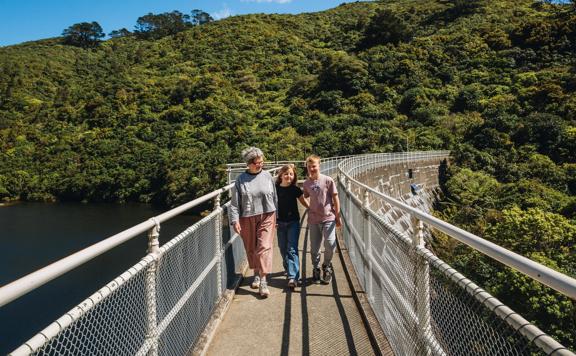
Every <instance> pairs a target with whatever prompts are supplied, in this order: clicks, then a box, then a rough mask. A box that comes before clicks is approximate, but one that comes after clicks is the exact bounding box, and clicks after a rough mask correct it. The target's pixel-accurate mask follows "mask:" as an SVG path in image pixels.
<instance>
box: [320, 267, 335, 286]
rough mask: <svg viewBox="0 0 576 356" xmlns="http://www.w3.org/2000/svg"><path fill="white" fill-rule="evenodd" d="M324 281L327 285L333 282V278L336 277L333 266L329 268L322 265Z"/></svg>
mask: <svg viewBox="0 0 576 356" xmlns="http://www.w3.org/2000/svg"><path fill="white" fill-rule="evenodd" d="M322 274H323V276H322V281H323V282H324V283H326V284H329V283H330V282H332V276H333V275H334V270H333V269H332V264H329V265H328V266H326V265H322Z"/></svg>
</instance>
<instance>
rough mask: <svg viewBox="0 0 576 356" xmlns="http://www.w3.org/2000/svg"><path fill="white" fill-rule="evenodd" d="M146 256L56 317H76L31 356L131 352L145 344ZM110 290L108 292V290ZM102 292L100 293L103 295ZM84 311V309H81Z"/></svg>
mask: <svg viewBox="0 0 576 356" xmlns="http://www.w3.org/2000/svg"><path fill="white" fill-rule="evenodd" d="M151 263H152V259H150V258H147V259H145V260H143V261H142V262H140V263H138V264H137V265H136V266H134V267H133V268H131V269H130V270H129V271H128V272H126V273H124V274H123V275H122V276H121V277H120V278H117V279H116V280H115V281H113V282H111V283H110V284H109V285H108V287H106V288H107V289H105V291H106V292H109V293H108V294H107V295H104V294H103V292H102V291H101V292H98V293H96V294H94V295H93V296H91V297H90V298H88V299H87V300H86V301H84V302H83V303H82V304H80V305H79V306H77V307H76V308H74V309H73V310H71V311H70V312H69V313H68V314H66V315H65V316H64V317H62V318H60V319H59V320H66V319H67V318H69V320H70V319H73V318H74V317H75V316H76V315H81V316H80V317H79V318H78V319H77V320H75V321H73V322H72V323H71V324H70V325H68V326H67V327H65V328H64V329H63V330H62V331H61V332H60V333H59V334H58V336H57V337H54V338H52V339H50V340H49V341H48V342H47V343H46V344H45V345H44V346H43V347H42V348H40V349H38V350H37V351H36V352H35V353H34V354H35V355H133V354H136V353H137V352H138V350H140V349H141V348H142V347H143V346H145V345H144V343H145V339H146V338H145V336H146V293H145V289H146V287H145V285H146V283H145V282H146V271H147V269H148V268H149V267H150V265H151ZM110 291H111V292H110ZM103 295H104V296H103ZM83 310H87V312H83Z"/></svg>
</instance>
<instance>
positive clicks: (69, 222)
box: [0, 203, 198, 355]
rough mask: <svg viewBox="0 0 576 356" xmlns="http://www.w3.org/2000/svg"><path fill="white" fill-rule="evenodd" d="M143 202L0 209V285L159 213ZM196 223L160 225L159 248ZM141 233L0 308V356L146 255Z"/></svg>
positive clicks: (186, 218) (187, 219) (183, 220)
mask: <svg viewBox="0 0 576 356" xmlns="http://www.w3.org/2000/svg"><path fill="white" fill-rule="evenodd" d="M162 212H164V211H161V210H157V209H154V208H152V207H151V206H148V205H143V204H126V205H112V204H80V203H59V204H41V203H20V204H15V205H11V206H0V254H1V255H0V285H5V284H7V283H9V282H12V281H14V280H16V279H18V278H21V277H23V276H25V275H27V274H29V273H31V272H34V271H35V270H37V269H39V268H42V267H44V266H46V265H48V264H50V263H53V262H55V261H58V260H59V259H61V258H64V257H66V256H68V255H70V254H72V253H74V252H77V251H79V250H81V249H83V248H86V247H88V246H90V245H92V244H94V243H96V242H99V241H101V240H103V239H105V238H107V237H109V236H111V235H114V234H116V233H118V232H121V231H122V230H125V229H127V228H129V227H131V226H134V225H136V224H138V223H141V222H143V221H145V220H147V219H148V218H150V217H153V216H156V215H159V214H161V213H162ZM197 220H198V217H197V216H194V215H191V214H190V215H183V216H179V217H177V218H174V219H172V220H171V221H169V222H165V223H163V224H162V227H161V231H160V243H161V244H163V243H165V242H167V241H169V239H171V238H172V237H174V236H176V235H177V234H178V233H180V232H181V231H183V230H184V229H186V227H188V226H190V225H192V224H193V223H194V222H195V221H197ZM146 248H147V237H146V234H142V235H141V236H137V237H134V238H132V239H131V240H130V241H127V242H125V243H124V244H122V245H120V246H117V247H116V248H114V249H113V250H112V251H109V252H107V253H105V254H103V255H100V256H99V257H96V258H95V259H93V260H92V261H90V262H88V263H86V264H84V265H82V266H80V267H77V268H76V269H75V270H72V271H70V272H68V273H66V274H64V275H63V276H61V277H59V278H56V279H55V280H53V281H51V282H49V283H48V284H46V285H44V286H43V287H40V288H39V289H36V290H35V291H32V292H30V293H28V294H27V295H24V296H23V297H21V298H19V299H17V300H15V301H13V302H11V303H9V304H7V305H5V306H3V307H0V355H5V354H7V353H8V352H10V351H13V350H14V349H15V348H17V347H18V346H20V345H21V344H22V343H24V342H26V341H27V340H28V339H29V338H31V337H32V336H34V335H35V334H36V333H37V332H39V331H41V330H42V329H44V328H45V327H46V326H48V325H49V324H50V323H51V322H53V321H54V320H56V319H57V318H59V317H60V316H62V314H64V313H66V312H67V311H68V310H70V309H72V308H73V307H74V306H76V305H77V304H78V303H80V302H81V301H83V300H84V299H86V298H87V297H89V296H90V295H91V294H92V293H94V292H96V291H97V290H98V289H100V288H101V287H103V286H104V285H106V284H107V283H108V282H110V281H111V280H113V279H114V278H116V277H117V276H119V275H120V274H122V273H123V272H124V271H125V270H127V269H128V268H130V267H131V266H133V265H134V264H136V263H137V262H138V261H139V260H140V259H141V258H142V257H144V256H145V255H146Z"/></svg>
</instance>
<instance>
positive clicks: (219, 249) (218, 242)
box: [214, 194, 222, 297]
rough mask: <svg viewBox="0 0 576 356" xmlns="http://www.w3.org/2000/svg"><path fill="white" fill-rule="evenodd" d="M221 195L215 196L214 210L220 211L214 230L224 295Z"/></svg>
mask: <svg viewBox="0 0 576 356" xmlns="http://www.w3.org/2000/svg"><path fill="white" fill-rule="evenodd" d="M220 195H221V194H218V195H217V196H216V198H214V211H218V214H217V215H216V219H215V222H214V223H215V224H216V226H215V228H214V232H215V233H216V236H215V244H216V245H215V247H214V249H215V251H214V257H216V258H217V259H218V263H217V264H216V276H217V277H216V278H217V283H218V287H217V288H218V297H220V296H221V295H222V207H220Z"/></svg>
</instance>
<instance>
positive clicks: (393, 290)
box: [338, 152, 576, 355]
mask: <svg viewBox="0 0 576 356" xmlns="http://www.w3.org/2000/svg"><path fill="white" fill-rule="evenodd" d="M447 157H448V153H447V152H410V154H409V155H408V154H407V153H403V154H398V153H396V154H376V155H364V156H361V157H352V158H350V159H347V160H344V161H342V162H341V163H340V165H339V179H338V185H339V191H340V200H341V206H342V215H343V218H344V229H343V234H344V239H345V242H346V245H347V248H348V252H349V255H350V257H351V259H352V262H353V265H354V267H355V270H356V273H357V275H358V276H359V279H360V282H361V283H362V285H363V287H364V288H365V290H366V293H367V295H368V299H369V301H370V303H371V305H372V308H373V310H374V312H375V314H376V316H377V318H378V321H379V323H380V325H381V326H382V328H383V330H384V332H385V334H386V336H387V337H388V340H389V342H390V344H391V346H392V348H393V349H394V351H395V353H396V354H397V355H420V354H422V355H424V354H426V355H428V354H435V355H468V354H475V355H478V354H480V355H495V354H500V355H524V354H527V355H529V354H534V353H542V352H543V353H546V354H554V355H574V354H573V353H572V352H571V351H570V350H568V349H566V348H565V347H563V346H562V345H561V344H559V343H558V342H557V341H555V340H554V339H553V338H551V337H550V336H548V335H546V334H545V333H544V332H543V331H541V330H540V329H538V328H537V327H536V326H534V325H533V324H531V323H529V322H528V321H526V320H525V319H524V318H522V317H521V316H520V315H518V314H516V313H515V312H513V311H512V310H511V309H510V308H508V307H507V306H505V305H504V304H503V303H501V302H500V301H498V300H497V299H496V298H494V297H493V296H491V295H490V294H489V293H487V292H486V291H484V290H483V289H482V288H480V287H478V286H477V285H476V284H474V283H473V282H472V281H470V280H468V279H467V278H466V277H464V276H463V275H461V274H460V273H458V272H457V271H456V270H454V269H453V268H451V267H450V266H449V265H448V264H446V263H445V262H443V261H442V260H440V259H439V258H438V257H436V256H434V255H433V254H432V252H431V251H429V250H428V249H427V248H426V247H425V245H424V238H423V237H424V233H425V232H426V231H427V229H437V230H439V231H442V232H444V233H446V234H447V235H448V236H450V237H452V238H455V239H457V240H458V241H461V242H463V243H465V244H467V245H469V246H471V247H472V248H474V249H476V250H478V251H480V252H482V253H484V254H486V255H488V256H490V257H492V258H494V259H496V260H497V261H500V262H502V263H504V264H507V265H508V266H510V267H512V268H514V269H516V270H517V271H520V272H522V273H524V274H526V275H528V276H530V277H533V278H534V279H536V280H538V281H540V282H542V283H544V284H546V285H548V286H550V287H552V288H554V289H556V290H558V291H560V292H561V293H563V294H565V295H567V296H569V297H571V298H575V297H576V280H574V279H572V278H570V277H568V276H565V275H563V274H561V273H558V272H556V271H554V270H551V269H550V268H547V267H545V266H543V265H540V264H537V263H535V262H533V261H531V260H529V259H527V258H524V257H522V256H519V255H517V254H515V253H513V252H511V251H508V250H505V249H504V248H502V247H500V246H497V245H495V244H493V243H490V242H488V241H486V240H483V239H482V238H480V237H478V236H475V235H473V234H470V233H468V232H466V231H464V230H462V229H459V228H457V227H455V226H453V225H450V224H448V223H446V222H444V221H441V220H439V219H437V218H435V217H433V216H431V215H429V214H427V213H426V212H423V211H421V210H419V209H416V208H414V207H412V206H409V205H407V204H406V203H403V202H402V201H400V200H398V199H397V198H400V196H396V198H393V197H391V196H389V195H386V194H384V193H383V192H382V191H379V190H378V189H374V188H373V187H370V186H368V185H366V184H364V183H362V182H360V181H359V179H360V178H364V179H365V178H367V177H370V179H372V181H377V179H376V180H375V179H374V177H375V176H377V175H378V174H379V173H378V171H380V172H381V173H386V174H388V173H389V172H386V171H387V170H388V171H390V170H393V169H391V168H392V167H394V166H400V167H403V168H402V169H404V171H406V170H407V169H408V165H407V164H406V163H407V162H410V163H411V167H418V166H419V165H422V166H430V164H431V162H432V163H433V162H435V164H436V166H440V164H441V161H442V160H444V159H446V158H447ZM386 184H389V182H386V183H385V184H380V185H379V187H378V188H379V189H380V190H387V189H388V190H390V191H396V192H400V191H402V189H403V188H402V187H400V185H405V186H407V185H408V184H407V180H406V179H404V178H402V177H401V176H400V177H399V179H397V180H396V181H395V182H392V184H393V185H394V184H395V185H397V186H396V187H390V186H388V187H387V188H385V185H386ZM392 188H395V189H392ZM426 188H427V189H432V188H433V186H428V187H426ZM404 191H406V189H404ZM343 192H344V194H343ZM408 192H409V190H408ZM390 216H392V217H396V218H399V219H406V217H408V225H407V224H404V225H395V224H394V223H393V221H392V220H391V219H389V217H390ZM402 227H404V228H402Z"/></svg>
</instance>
